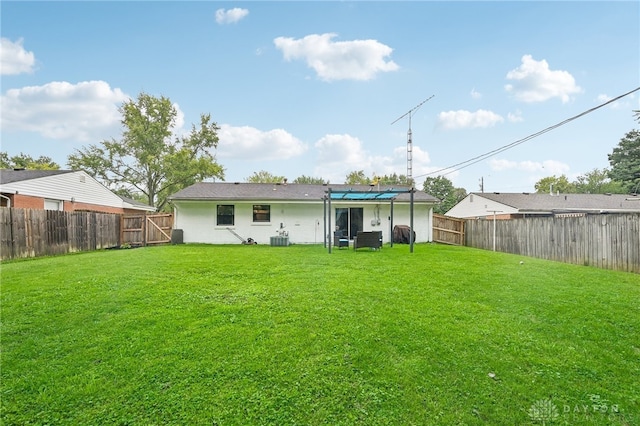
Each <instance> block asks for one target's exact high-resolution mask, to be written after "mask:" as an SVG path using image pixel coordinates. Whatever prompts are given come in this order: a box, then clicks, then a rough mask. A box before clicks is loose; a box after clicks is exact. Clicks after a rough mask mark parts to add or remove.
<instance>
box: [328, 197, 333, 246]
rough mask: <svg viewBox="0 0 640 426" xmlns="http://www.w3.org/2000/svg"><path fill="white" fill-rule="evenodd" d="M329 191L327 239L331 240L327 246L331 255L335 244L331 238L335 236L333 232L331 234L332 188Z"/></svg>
mask: <svg viewBox="0 0 640 426" xmlns="http://www.w3.org/2000/svg"><path fill="white" fill-rule="evenodd" d="M328 189H329V197H328V198H329V214H328V215H327V216H328V217H329V233H328V236H327V238H328V239H329V241H327V246H329V253H331V246H332V244H333V241H331V240H332V238H331V236H332V235H333V232H331V187H329V188H328Z"/></svg>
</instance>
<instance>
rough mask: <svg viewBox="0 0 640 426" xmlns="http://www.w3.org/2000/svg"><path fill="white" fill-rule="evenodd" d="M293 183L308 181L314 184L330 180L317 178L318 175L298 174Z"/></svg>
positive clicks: (321, 183)
mask: <svg viewBox="0 0 640 426" xmlns="http://www.w3.org/2000/svg"><path fill="white" fill-rule="evenodd" d="M293 183H308V184H313V185H323V184H325V183H329V181H326V180H324V179H322V178H317V177H311V176H305V175H302V176H298V177H297V178H295V179H294V180H293Z"/></svg>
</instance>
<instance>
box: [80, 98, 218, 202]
mask: <svg viewBox="0 0 640 426" xmlns="http://www.w3.org/2000/svg"><path fill="white" fill-rule="evenodd" d="M119 110H120V113H121V114H122V125H123V127H124V131H123V134H122V138H121V139H120V140H115V139H112V140H110V141H107V140H105V141H102V142H101V143H100V144H98V145H89V146H88V147H84V148H82V149H76V150H75V151H74V153H73V154H71V155H70V156H69V157H68V164H69V166H70V167H71V168H72V169H75V170H77V169H82V170H85V171H86V172H87V173H89V174H90V175H92V176H93V177H95V178H96V179H98V180H100V181H102V182H103V183H104V184H105V185H106V186H107V187H109V188H110V189H112V190H115V191H117V192H118V193H120V194H130V195H131V196H135V194H136V193H141V194H143V195H144V197H145V199H146V202H147V203H148V204H149V205H151V206H155V207H156V208H157V209H158V210H162V209H163V208H165V207H166V205H167V198H168V197H169V196H170V195H171V194H172V193H174V192H176V191H178V190H180V189H182V188H185V187H187V186H189V185H192V184H194V183H196V182H200V181H203V180H205V179H209V178H214V179H216V178H217V179H223V177H224V169H223V168H222V166H221V165H220V164H218V163H217V161H216V159H215V157H214V155H213V154H212V153H211V151H212V150H215V148H216V147H217V146H218V133H217V132H218V130H219V127H218V125H217V124H216V123H215V122H213V121H212V120H211V116H210V115H209V114H201V115H200V123H199V125H198V126H197V127H196V126H195V125H192V126H191V132H190V133H189V134H187V135H185V136H173V133H174V130H175V126H176V115H177V110H176V107H175V106H174V105H173V104H172V103H171V101H170V100H169V99H168V98H166V97H164V96H161V97H155V96H152V95H149V94H146V93H141V94H139V95H138V97H137V98H136V99H131V100H129V101H127V102H124V103H123V104H122V106H121V107H120V109H119Z"/></svg>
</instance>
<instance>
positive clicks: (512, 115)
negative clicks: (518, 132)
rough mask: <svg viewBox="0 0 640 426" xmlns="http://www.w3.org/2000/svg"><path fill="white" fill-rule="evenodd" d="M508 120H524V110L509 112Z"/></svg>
mask: <svg viewBox="0 0 640 426" xmlns="http://www.w3.org/2000/svg"><path fill="white" fill-rule="evenodd" d="M507 120H509V122H511V123H520V122H522V121H524V118H522V111H520V110H516V112H510V113H508V114H507Z"/></svg>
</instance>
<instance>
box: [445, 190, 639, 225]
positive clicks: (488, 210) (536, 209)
mask: <svg viewBox="0 0 640 426" xmlns="http://www.w3.org/2000/svg"><path fill="white" fill-rule="evenodd" d="M494 213H495V217H496V219H515V218H523V217H532V216H536V217H540V216H578V215H586V214H603V213H640V196H637V195H624V194H553V195H551V194H538V193H535V194H529V193H499V192H494V193H488V192H482V193H480V192H474V193H471V194H468V195H467V196H466V197H465V198H464V199H463V200H462V201H460V202H459V203H458V204H456V205H455V206H453V207H452V208H451V209H450V210H449V211H448V212H447V213H446V215H447V216H452V217H457V218H467V219H477V218H493V216H494Z"/></svg>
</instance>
